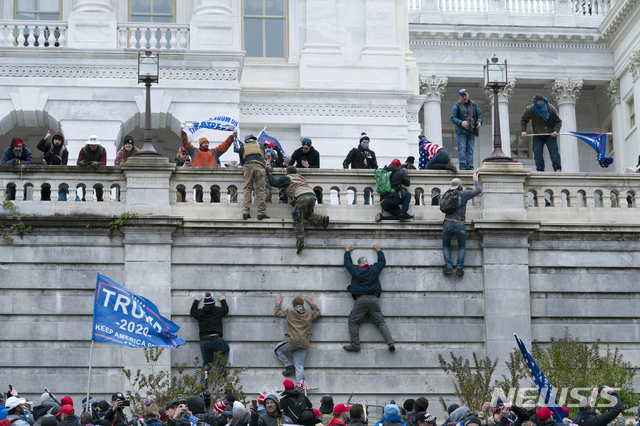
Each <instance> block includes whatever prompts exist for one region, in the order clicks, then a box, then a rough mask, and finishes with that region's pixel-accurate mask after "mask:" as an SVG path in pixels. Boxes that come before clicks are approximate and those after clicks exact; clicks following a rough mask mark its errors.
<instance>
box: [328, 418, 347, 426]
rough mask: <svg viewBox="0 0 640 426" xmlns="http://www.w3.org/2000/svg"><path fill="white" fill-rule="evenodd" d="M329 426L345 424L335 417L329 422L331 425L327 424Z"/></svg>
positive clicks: (342, 425)
mask: <svg viewBox="0 0 640 426" xmlns="http://www.w3.org/2000/svg"><path fill="white" fill-rule="evenodd" d="M327 426H345V424H344V423H342V422H341V421H340V420H338V419H336V418H335V417H334V418H332V419H331V420H329V423H328V424H327Z"/></svg>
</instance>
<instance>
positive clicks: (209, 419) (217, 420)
mask: <svg viewBox="0 0 640 426" xmlns="http://www.w3.org/2000/svg"><path fill="white" fill-rule="evenodd" d="M187 407H188V408H189V411H191V412H192V413H193V415H194V416H196V417H197V418H199V419H200V420H202V421H204V422H205V423H207V424H209V426H216V425H220V424H226V423H227V419H226V418H225V417H224V416H223V415H222V414H218V413H216V412H215V411H205V408H204V398H202V397H200V396H188V397H187Z"/></svg>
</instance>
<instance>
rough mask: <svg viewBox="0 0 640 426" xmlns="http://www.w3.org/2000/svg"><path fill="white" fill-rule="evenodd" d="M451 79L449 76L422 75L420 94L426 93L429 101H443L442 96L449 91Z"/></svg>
mask: <svg viewBox="0 0 640 426" xmlns="http://www.w3.org/2000/svg"><path fill="white" fill-rule="evenodd" d="M448 81H449V79H448V78H447V77H437V76H435V75H432V76H431V77H422V76H421V77H420V94H421V95H426V100H427V101H442V97H443V96H444V94H445V93H446V92H447V91H446V89H445V87H446V86H447V83H448Z"/></svg>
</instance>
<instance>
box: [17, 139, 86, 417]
mask: <svg viewBox="0 0 640 426" xmlns="http://www.w3.org/2000/svg"><path fill="white" fill-rule="evenodd" d="M23 149H24V148H23ZM14 419H15V420H14ZM76 419H77V417H76ZM7 420H9V421H10V422H11V420H13V421H12V422H11V426H29V423H28V422H27V421H26V420H25V419H23V418H22V417H20V416H18V415H17V414H9V415H8V416H7ZM60 424H62V423H60ZM74 426H77V423H76V425H74Z"/></svg>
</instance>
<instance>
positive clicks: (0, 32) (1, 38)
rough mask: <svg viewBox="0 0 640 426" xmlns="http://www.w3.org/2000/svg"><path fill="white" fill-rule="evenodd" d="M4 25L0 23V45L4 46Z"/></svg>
mask: <svg viewBox="0 0 640 426" xmlns="http://www.w3.org/2000/svg"><path fill="white" fill-rule="evenodd" d="M5 28H6V27H5V26H4V25H0V46H4V42H5V37H4V30H5Z"/></svg>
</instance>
